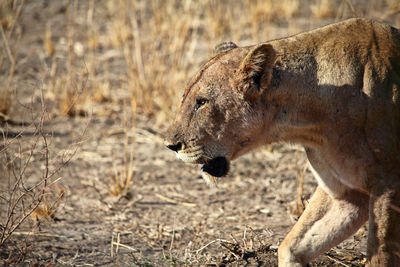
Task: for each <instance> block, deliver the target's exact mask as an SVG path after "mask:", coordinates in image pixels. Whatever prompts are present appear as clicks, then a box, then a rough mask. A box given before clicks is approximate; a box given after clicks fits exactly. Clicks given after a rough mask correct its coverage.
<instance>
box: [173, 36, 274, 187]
mask: <svg viewBox="0 0 400 267" xmlns="http://www.w3.org/2000/svg"><path fill="white" fill-rule="evenodd" d="M215 52H216V56H214V57H213V58H212V59H211V60H210V61H209V62H208V63H206V64H205V65H204V67H203V68H202V69H201V70H200V71H199V72H198V73H197V75H196V76H195V77H194V78H193V79H192V80H191V81H190V82H189V84H188V85H187V87H186V89H185V91H184V94H183V99H182V103H181V106H180V108H179V110H178V112H177V115H176V118H175V120H174V122H173V124H172V125H171V127H170V128H169V131H168V134H167V136H168V137H167V138H166V145H167V147H168V148H170V149H171V150H173V151H175V152H176V155H177V157H178V158H179V159H181V160H183V161H185V162H188V163H196V164H202V165H203V166H202V174H203V178H205V180H206V181H208V182H215V181H216V179H215V178H216V177H222V176H225V175H226V174H227V173H228V170H229V162H230V160H233V159H235V158H237V157H238V156H240V155H242V154H243V153H245V152H247V151H249V150H250V149H252V148H254V147H255V146H257V145H258V144H260V143H261V142H262V141H265V140H260V137H261V136H262V135H261V134H260V133H261V132H262V131H263V130H265V128H266V127H268V125H267V124H268V120H269V119H268V117H272V116H273V113H272V112H268V105H267V104H266V100H265V98H264V97H262V96H263V95H264V92H265V91H266V90H267V89H268V86H269V83H270V80H271V75H272V67H273V64H274V62H275V57H276V56H275V51H274V49H273V48H272V46H271V45H269V44H261V45H258V46H255V47H244V48H239V47H237V46H236V45H235V44H233V43H231V42H230V43H223V44H221V45H219V46H218V47H217V48H216V51H215ZM270 119H271V118H270Z"/></svg>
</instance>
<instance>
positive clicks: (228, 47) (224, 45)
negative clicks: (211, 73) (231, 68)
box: [213, 42, 238, 56]
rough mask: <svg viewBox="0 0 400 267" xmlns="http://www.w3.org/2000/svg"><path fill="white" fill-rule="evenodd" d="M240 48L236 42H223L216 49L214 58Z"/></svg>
mask: <svg viewBox="0 0 400 267" xmlns="http://www.w3.org/2000/svg"><path fill="white" fill-rule="evenodd" d="M237 47H238V46H237V45H236V44H235V43H234V42H223V43H220V44H219V45H217V46H216V47H215V48H214V51H213V56H216V55H218V54H220V53H222V52H226V51H229V50H231V49H234V48H237Z"/></svg>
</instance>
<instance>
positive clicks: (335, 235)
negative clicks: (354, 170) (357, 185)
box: [278, 187, 368, 267]
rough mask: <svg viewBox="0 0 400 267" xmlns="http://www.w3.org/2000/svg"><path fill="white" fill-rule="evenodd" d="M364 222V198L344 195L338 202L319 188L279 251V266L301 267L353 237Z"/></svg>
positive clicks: (366, 209)
mask: <svg viewBox="0 0 400 267" xmlns="http://www.w3.org/2000/svg"><path fill="white" fill-rule="evenodd" d="M367 218H368V196H366V195H364V194H362V193H359V192H357V191H348V192H346V193H345V194H344V196H343V197H342V198H341V199H334V198H332V197H330V196H329V195H328V194H327V193H325V191H323V190H322V189H321V188H320V187H318V188H317V190H316V191H315V193H314V195H313V196H312V198H311V200H310V203H309V204H308V206H307V208H306V209H305V211H304V212H303V214H302V215H301V217H300V219H299V221H298V222H297V223H296V224H295V225H294V227H293V228H292V230H291V231H290V232H289V234H288V235H287V236H286V238H285V239H284V240H283V242H282V244H281V245H280V247H279V250H278V254H279V266H280V267H283V266H304V265H305V264H307V263H308V262H310V261H311V260H312V259H314V258H315V257H316V256H318V255H319V254H321V253H323V252H324V251H326V250H328V249H330V248H331V247H333V246H335V245H337V244H339V243H340V242H341V241H343V240H344V239H346V238H347V237H348V236H350V235H351V234H353V233H355V232H356V231H357V229H359V228H360V227H361V226H362V225H363V223H364V222H365V221H366V220H367Z"/></svg>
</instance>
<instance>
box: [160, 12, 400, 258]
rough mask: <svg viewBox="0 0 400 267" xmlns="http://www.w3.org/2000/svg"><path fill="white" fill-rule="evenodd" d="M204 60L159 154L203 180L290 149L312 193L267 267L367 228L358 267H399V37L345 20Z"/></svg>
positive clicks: (230, 47)
mask: <svg viewBox="0 0 400 267" xmlns="http://www.w3.org/2000/svg"><path fill="white" fill-rule="evenodd" d="M216 52H217V55H216V56H214V57H213V58H212V59H211V60H210V61H209V62H208V63H207V64H205V65H204V67H203V68H202V69H201V70H200V72H199V73H198V74H197V75H196V76H195V77H194V78H193V79H192V80H191V81H190V82H189V84H188V85H187V87H186V89H185V91H184V95H183V100H182V103H181V106H180V109H179V111H178V113H177V116H176V119H175V121H174V123H173V124H172V126H171V128H170V129H169V133H168V138H166V144H167V146H168V148H170V149H172V150H174V151H175V152H176V154H177V157H178V158H180V159H182V160H183V161H185V162H189V163H198V164H203V167H202V172H203V173H204V177H205V178H207V179H209V180H213V179H216V178H215V177H222V176H224V175H226V174H227V172H228V170H229V162H230V161H231V160H233V159H235V158H237V157H239V156H240V155H243V154H244V153H246V152H248V151H250V150H252V149H253V148H256V147H258V146H260V145H263V144H269V143H272V142H281V141H284V142H293V143H300V144H302V145H303V146H304V148H305V151H306V153H307V157H308V159H309V161H310V164H311V166H312V172H313V173H314V175H315V178H316V179H317V181H318V188H317V189H316V191H315V193H314V195H313V196H312V198H311V200H310V202H309V205H308V206H307V207H306V209H305V211H304V213H303V214H302V215H301V217H300V218H299V220H298V222H297V223H296V224H295V225H294V227H293V229H292V230H291V231H290V232H289V234H288V235H287V236H286V238H285V239H284V240H283V242H282V244H281V245H280V247H279V250H278V254H279V266H304V265H305V264H307V262H310V261H311V260H312V259H314V258H315V257H316V256H318V255H319V254H321V253H323V252H324V251H326V250H328V249H330V248H331V247H333V246H335V245H337V244H339V243H340V242H341V241H342V240H344V239H345V238H347V237H349V236H350V235H352V234H353V233H355V232H356V231H357V229H359V228H360V227H361V226H362V225H363V224H364V223H365V221H366V220H367V218H369V232H368V253H367V254H368V263H369V264H370V265H371V266H400V32H399V30H398V29H395V28H393V27H390V26H388V25H384V24H381V23H378V22H374V21H371V20H367V19H350V20H347V21H343V22H340V23H337V24H332V25H329V26H326V27H323V28H320V29H316V30H313V31H310V32H306V33H302V34H298V35H295V36H292V37H289V38H284V39H279V40H274V41H270V42H266V43H262V44H258V45H255V46H249V47H237V46H236V45H235V44H233V43H224V44H222V45H220V46H219V47H217V49H216Z"/></svg>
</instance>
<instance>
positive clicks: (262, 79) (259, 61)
mask: <svg viewBox="0 0 400 267" xmlns="http://www.w3.org/2000/svg"><path fill="white" fill-rule="evenodd" d="M275 59H276V53H275V50H274V48H273V47H272V45H270V44H260V45H258V46H256V47H255V48H253V49H252V50H251V51H250V52H249V53H248V54H247V55H246V57H245V58H244V59H243V61H242V63H241V64H240V67H239V72H238V76H237V87H238V88H239V90H242V91H243V93H244V96H245V99H247V100H250V101H253V100H255V99H256V98H257V97H258V96H260V95H261V93H262V92H263V90H264V89H265V88H266V87H267V86H268V85H269V82H270V81H271V76H272V67H273V66H274V64H275Z"/></svg>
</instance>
